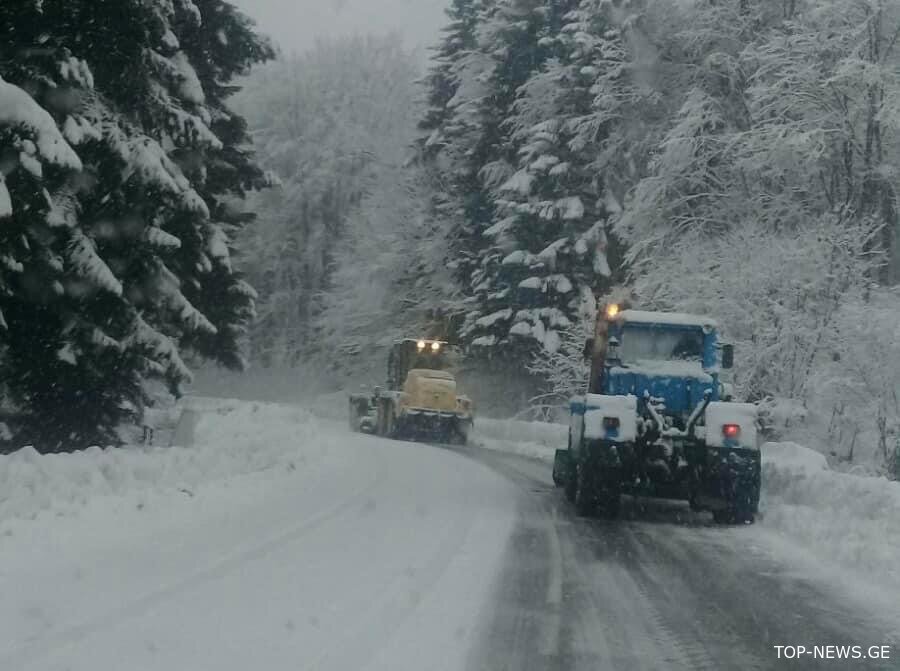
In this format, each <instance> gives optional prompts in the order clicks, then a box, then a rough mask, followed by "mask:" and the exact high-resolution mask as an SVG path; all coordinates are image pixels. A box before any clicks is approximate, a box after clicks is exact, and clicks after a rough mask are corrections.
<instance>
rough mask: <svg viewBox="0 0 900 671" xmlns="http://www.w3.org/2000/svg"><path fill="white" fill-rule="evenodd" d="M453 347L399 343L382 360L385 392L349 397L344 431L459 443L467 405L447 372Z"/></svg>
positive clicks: (469, 411) (469, 415)
mask: <svg viewBox="0 0 900 671" xmlns="http://www.w3.org/2000/svg"><path fill="white" fill-rule="evenodd" d="M452 357H453V348H452V347H451V346H450V344H449V343H447V342H445V341H442V340H414V339H406V340H401V341H400V342H397V343H395V344H394V346H393V347H392V348H391V352H390V354H389V356H388V370H387V385H386V388H383V387H375V389H374V391H373V392H372V393H361V394H352V395H351V396H350V428H351V429H352V430H354V431H362V432H364V433H371V434H374V435H378V436H385V437H387V438H398V439H409V440H422V441H427V440H436V441H439V442H451V443H461V444H465V443H466V441H467V440H468V435H469V430H470V429H471V427H472V422H473V405H472V401H471V400H470V399H469V398H468V397H466V396H463V395H461V394H459V393H458V390H457V386H456V378H455V377H454V376H453V374H452V373H450V372H448V370H447V368H448V367H449V365H450V360H451V359H452Z"/></svg>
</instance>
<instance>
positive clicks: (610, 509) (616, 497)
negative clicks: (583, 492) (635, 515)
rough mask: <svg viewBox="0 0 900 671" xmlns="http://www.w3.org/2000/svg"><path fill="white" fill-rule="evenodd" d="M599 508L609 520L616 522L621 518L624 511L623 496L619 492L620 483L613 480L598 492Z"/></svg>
mask: <svg viewBox="0 0 900 671" xmlns="http://www.w3.org/2000/svg"><path fill="white" fill-rule="evenodd" d="M596 496H597V501H598V502H597V507H598V508H599V510H600V514H601V515H602V516H603V517H605V518H606V519H608V520H614V519H617V518H618V517H619V513H620V512H621V510H622V496H621V493H620V492H619V484H618V482H615V483H614V482H612V481H611V480H610V481H608V482H606V483H604V486H603V488H602V489H601V490H600V491H599V492H597V494H596Z"/></svg>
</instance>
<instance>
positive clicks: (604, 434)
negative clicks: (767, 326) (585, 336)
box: [553, 303, 760, 523]
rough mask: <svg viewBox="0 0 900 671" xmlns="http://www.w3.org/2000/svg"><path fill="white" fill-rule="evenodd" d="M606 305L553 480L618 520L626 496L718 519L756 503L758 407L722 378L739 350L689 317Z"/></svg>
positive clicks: (708, 323) (584, 505) (739, 518)
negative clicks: (686, 505) (733, 394)
mask: <svg viewBox="0 0 900 671" xmlns="http://www.w3.org/2000/svg"><path fill="white" fill-rule="evenodd" d="M622 307H623V306H621V305H619V304H617V303H610V304H607V305H605V306H602V309H601V310H600V311H599V313H598V317H597V322H596V327H595V333H594V337H593V338H592V339H589V340H588V342H587V344H586V346H585V356H587V357H590V361H591V372H590V380H589V383H588V393H587V394H585V395H584V396H578V397H575V398H573V399H572V402H571V418H570V428H569V444H568V447H567V448H566V449H565V450H557V452H556V459H555V462H554V465H553V480H554V482H555V483H556V484H557V486H561V487H563V488H564V490H565V493H566V497H567V498H568V499H569V500H570V501H571V502H573V503H574V504H575V507H576V510H577V512H578V513H579V514H581V515H592V514H594V513H596V512H600V513H602V514H604V515H606V516H608V517H615V516H616V515H617V514H618V512H619V504H620V498H621V496H622V495H623V494H628V495H637V496H652V497H660V498H669V499H681V500H686V501H689V502H690V504H691V507H692V508H693V509H695V510H709V511H711V512H712V513H713V517H714V518H715V520H716V521H717V522H719V523H749V522H752V521H753V519H754V516H755V514H756V513H757V508H758V504H759V492H760V450H759V436H758V432H757V428H758V421H757V407H756V406H755V405H752V404H749V403H734V402H731V400H730V396H729V394H728V393H727V387H726V386H725V385H724V384H722V383H721V382H720V380H719V373H720V370H721V369H727V368H730V367H731V366H732V363H733V359H734V350H733V347H732V346H730V345H721V344H720V343H719V342H718V337H717V327H716V323H715V322H714V321H713V320H711V319H706V318H703V317H695V316H692V315H683V314H670V313H662V312H644V311H639V310H631V309H622Z"/></svg>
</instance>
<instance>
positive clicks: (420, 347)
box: [416, 340, 425, 351]
mask: <svg viewBox="0 0 900 671" xmlns="http://www.w3.org/2000/svg"><path fill="white" fill-rule="evenodd" d="M416 347H418V348H419V350H420V351H421V350H423V349H425V341H424V340H420V341H419V342H418V343H416Z"/></svg>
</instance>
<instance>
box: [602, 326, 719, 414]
mask: <svg viewBox="0 0 900 671" xmlns="http://www.w3.org/2000/svg"><path fill="white" fill-rule="evenodd" d="M719 350H720V347H719V343H718V335H717V325H716V323H715V322H714V321H713V320H711V319H708V318H705V317H695V316H692V315H682V314H668V313H661V312H645V311H639V310H624V311H621V312H618V313H617V314H616V315H615V316H613V317H612V318H611V319H610V324H609V339H608V345H607V354H606V359H605V362H604V365H603V369H602V371H601V381H600V382H601V385H602V391H601V393H603V394H608V395H612V396H624V395H628V394H632V395H634V396H636V397H638V398H644V397H646V396H648V395H649V397H652V398H655V399H661V400H662V404H661V405H662V406H663V407H664V408H665V414H668V415H679V416H684V417H685V418H686V417H687V415H689V414H690V413H691V412H692V411H693V409H694V408H696V407H697V406H698V405H699V404H700V403H702V402H703V401H704V399H706V398H707V397H708V398H709V399H710V400H711V401H718V400H719V396H720V388H721V387H720V385H719V371H720V369H721V368H722V365H721V363H720V361H719ZM725 363H729V362H727V361H726V362H725Z"/></svg>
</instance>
